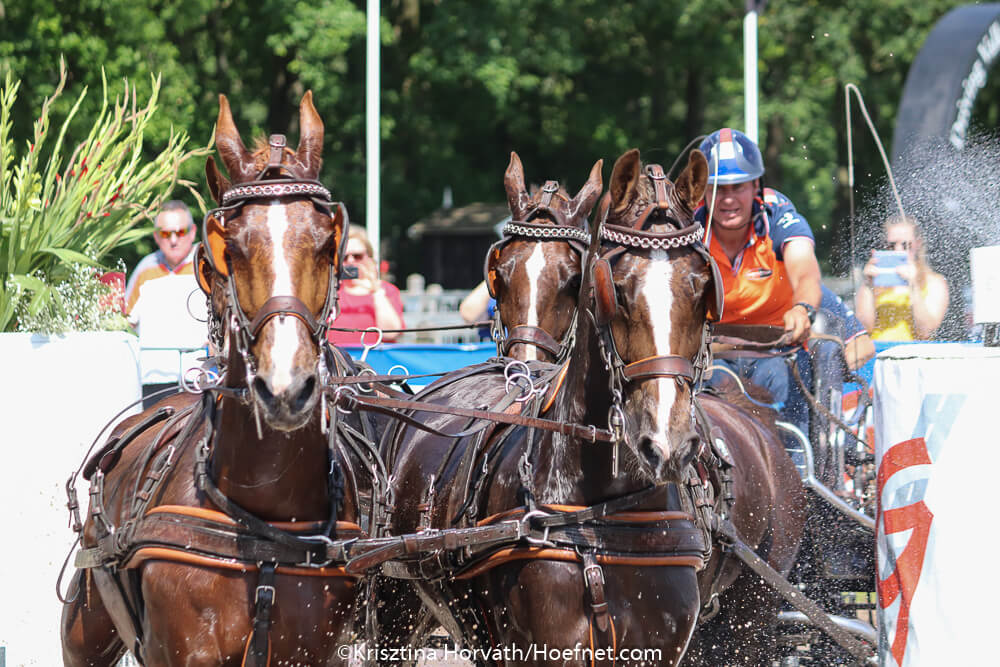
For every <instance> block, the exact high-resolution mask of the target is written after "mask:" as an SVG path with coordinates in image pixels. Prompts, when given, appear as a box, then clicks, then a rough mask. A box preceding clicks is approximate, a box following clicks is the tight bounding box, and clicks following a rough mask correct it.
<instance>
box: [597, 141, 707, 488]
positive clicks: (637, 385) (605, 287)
mask: <svg viewBox="0 0 1000 667" xmlns="http://www.w3.org/2000/svg"><path fill="white" fill-rule="evenodd" d="M707 176H708V166H707V162H706V160H705V157H704V155H702V154H701V152H700V151H697V150H696V151H693V152H692V153H691V155H690V157H689V160H688V164H687V166H686V167H685V169H684V170H683V171H682V172H681V174H680V175H679V176H678V178H677V181H676V182H674V183H671V182H670V181H669V180H667V178H666V176H665V174H664V173H663V169H662V168H661V167H660V166H659V165H648V166H646V167H645V168H644V167H643V165H642V164H641V163H640V160H639V151H638V150H636V149H633V150H630V151H628V152H626V153H625V154H624V155H622V156H621V157H620V158H618V160H617V161H616V162H615V166H614V170H613V171H612V174H611V182H610V185H609V192H608V193H607V194H606V195H605V197H604V199H603V200H602V202H601V208H600V214H599V215H598V216H597V217H598V219H599V222H598V223H597V226H596V227H595V229H594V233H593V237H592V242H591V248H590V252H589V262H588V270H589V275H588V281H587V282H588V283H589V284H590V287H591V289H590V290H589V293H588V291H586V290H585V291H584V292H583V293H582V294H581V302H582V303H586V302H587V301H588V299H589V301H590V304H591V306H590V312H591V313H592V316H593V318H594V321H595V322H596V324H597V328H598V340H599V341H600V343H599V345H600V349H601V353H602V356H603V358H604V362H605V364H606V365H607V367H608V368H610V369H611V374H612V394H613V404H612V416H611V418H609V422H611V424H612V426H613V427H614V426H615V425H616V424H615V422H617V426H618V427H619V428H620V429H621V432H622V434H623V436H624V439H625V441H626V442H627V444H628V446H629V448H630V449H631V450H632V453H633V454H634V456H635V459H636V460H637V461H638V465H639V471H640V473H641V474H642V476H644V477H646V478H648V479H650V480H653V481H676V480H677V479H679V477H680V472H681V471H682V470H683V468H684V466H685V465H686V464H687V462H688V461H689V460H690V458H691V456H693V454H694V447H695V445H696V444H697V442H698V437H697V435H696V433H695V429H694V423H693V418H692V417H693V410H694V407H693V405H692V396H693V392H694V389H695V387H696V385H697V384H698V382H699V381H700V373H701V370H702V368H703V362H704V354H705V349H706V335H707V334H706V332H707V326H706V318H713V317H715V316H716V315H717V311H718V310H719V306H721V301H720V300H719V296H718V294H717V287H721V281H720V280H719V279H718V277H717V276H716V274H715V271H716V270H715V269H713V266H714V265H713V263H712V261H711V258H710V256H709V254H708V252H707V250H706V249H705V248H704V246H703V245H702V228H701V226H700V225H699V224H698V223H697V222H695V221H694V215H693V212H694V209H695V207H696V206H697V205H698V203H699V202H700V201H701V199H702V196H703V195H704V192H705V187H706V181H707ZM601 218H603V221H601V220H600V219H601Z"/></svg>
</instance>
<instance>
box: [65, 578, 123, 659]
mask: <svg viewBox="0 0 1000 667" xmlns="http://www.w3.org/2000/svg"><path fill="white" fill-rule="evenodd" d="M69 590H70V595H73V594H74V593H75V595H76V597H75V599H74V600H73V601H72V602H69V603H67V604H66V605H65V606H63V613H62V622H61V631H62V653H63V664H64V665H66V667H100V666H103V665H107V666H109V667H110V665H114V664H115V663H116V662H118V660H119V659H120V658H121V656H122V654H123V653H125V644H124V643H122V640H121V637H119V635H118V630H117V629H115V624H114V622H113V621H112V620H111V616H110V615H109V614H108V611H107V609H105V607H104V602H103V601H102V600H101V596H100V593H98V592H97V587H96V586H94V585H92V581H91V578H90V576H88V571H87V570H77V571H76V574H75V575H73V581H72V582H71V583H70V587H69Z"/></svg>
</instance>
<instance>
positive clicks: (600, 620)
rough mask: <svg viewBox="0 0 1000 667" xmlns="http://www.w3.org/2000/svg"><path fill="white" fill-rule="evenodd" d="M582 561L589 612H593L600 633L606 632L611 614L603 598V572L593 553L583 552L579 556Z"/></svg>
mask: <svg viewBox="0 0 1000 667" xmlns="http://www.w3.org/2000/svg"><path fill="white" fill-rule="evenodd" d="M580 558H581V560H582V561H583V582H584V583H585V584H586V585H587V591H588V592H589V593H590V610H591V611H592V612H594V620H596V621H597V628H598V629H599V630H600V631H601V632H607V631H608V626H609V621H610V620H611V614H609V613H608V601H607V599H605V597H604V570H602V569H601V566H600V565H598V564H597V559H596V558H595V557H594V554H593V552H591V551H584V552H582V553H581V554H580Z"/></svg>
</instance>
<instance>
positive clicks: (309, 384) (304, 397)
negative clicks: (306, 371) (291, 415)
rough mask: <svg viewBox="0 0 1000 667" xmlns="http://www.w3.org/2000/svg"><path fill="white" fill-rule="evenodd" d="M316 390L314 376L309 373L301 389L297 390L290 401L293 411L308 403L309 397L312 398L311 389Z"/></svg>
mask: <svg viewBox="0 0 1000 667" xmlns="http://www.w3.org/2000/svg"><path fill="white" fill-rule="evenodd" d="M315 390H316V378H315V376H312V375H310V376H309V377H308V378H306V381H305V382H303V383H302V390H301V391H299V393H298V395H297V396H296V397H295V400H294V401H293V402H292V409H293V410H294V411H295V412H300V411H302V410H304V409H305V408H306V406H307V405H308V404H309V399H310V398H312V395H313V391H315Z"/></svg>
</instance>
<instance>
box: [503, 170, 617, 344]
mask: <svg viewBox="0 0 1000 667" xmlns="http://www.w3.org/2000/svg"><path fill="white" fill-rule="evenodd" d="M603 164H604V161H603V160H598V161H597V163H596V164H595V165H594V166H593V168H592V169H591V170H590V177H589V178H588V179H587V181H586V182H585V183H584V184H583V187H581V188H580V191H579V192H578V193H577V194H576V196H575V197H572V198H571V197H570V196H569V193H567V192H566V190H565V189H564V188H562V187H560V186H559V184H558V183H557V182H556V181H546V182H545V184H544V185H543V186H542V187H541V188H539V189H537V190H535V191H534V192H532V193H529V191H528V189H527V188H526V187H525V183H524V168H523V167H522V166H521V159H520V158H519V157H518V155H517V153H511V154H510V165H509V166H508V167H507V171H506V173H505V174H504V188H505V189H506V191H507V203H508V205H509V206H510V213H511V221H510V223H508V224H507V225H506V226H505V227H504V229H503V239H501V240H500V241H498V242H497V243H496V244H494V246H493V247H492V248H491V249H490V251H489V253H488V254H487V258H486V268H485V273H486V284H487V287H488V288H489V290H490V295H491V296H493V297H494V298H495V299H496V300H497V311H496V312H497V315H498V318H499V321H500V326H497V327H496V329H497V330H498V333H499V335H500V336H501V337H502V341H501V342H500V348H501V351H502V353H503V354H505V355H507V356H510V357H513V358H515V359H521V360H523V361H527V360H532V359H541V360H545V361H553V360H557V359H561V358H562V357H564V356H565V354H566V352H567V350H568V348H569V347H570V343H571V337H572V334H573V332H574V330H575V317H574V315H575V313H576V309H577V308H576V305H577V304H576V301H577V295H578V293H579V289H580V276H581V274H582V271H583V255H584V254H585V251H586V247H587V243H588V241H589V239H590V233H589V232H588V231H587V218H588V217H589V215H590V211H591V209H593V207H594V204H595V203H597V199H598V197H600V194H601V190H602V189H603V187H604V186H603V181H602V178H601V167H602V166H603ZM553 241H556V243H553Z"/></svg>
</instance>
